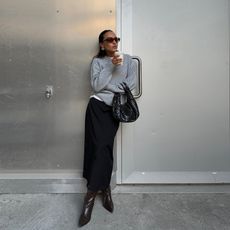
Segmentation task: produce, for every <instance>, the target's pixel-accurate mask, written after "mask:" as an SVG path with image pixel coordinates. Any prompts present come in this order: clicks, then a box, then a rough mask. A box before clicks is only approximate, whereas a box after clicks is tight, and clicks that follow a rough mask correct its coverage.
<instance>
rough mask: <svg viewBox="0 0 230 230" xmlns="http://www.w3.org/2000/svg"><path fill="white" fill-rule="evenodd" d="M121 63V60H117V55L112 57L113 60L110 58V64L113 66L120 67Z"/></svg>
mask: <svg viewBox="0 0 230 230" xmlns="http://www.w3.org/2000/svg"><path fill="white" fill-rule="evenodd" d="M121 62H122V58H119V56H117V55H114V56H113V58H112V63H113V64H114V65H120V64H121Z"/></svg>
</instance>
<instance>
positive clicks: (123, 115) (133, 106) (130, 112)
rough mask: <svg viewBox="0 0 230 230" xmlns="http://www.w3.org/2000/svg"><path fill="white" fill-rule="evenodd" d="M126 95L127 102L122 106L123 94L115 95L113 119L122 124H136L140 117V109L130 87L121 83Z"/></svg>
mask: <svg viewBox="0 0 230 230" xmlns="http://www.w3.org/2000/svg"><path fill="white" fill-rule="evenodd" d="M121 86H122V87H123V89H124V91H125V95H126V98H127V100H126V102H125V103H124V104H121V93H114V97H113V102H112V111H113V117H114V118H115V119H116V120H118V121H120V122H134V121H136V120H137V118H138V117H139V115H140V113H139V108H138V106H137V103H136V100H135V98H134V97H133V94H132V92H131V90H130V89H129V87H128V85H127V84H126V83H125V82H123V83H121Z"/></svg>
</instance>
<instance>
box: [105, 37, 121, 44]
mask: <svg viewBox="0 0 230 230" xmlns="http://www.w3.org/2000/svg"><path fill="white" fill-rule="evenodd" d="M120 40H121V39H120V38H118V37H115V38H112V37H108V38H106V39H104V40H103V41H106V42H109V43H112V42H113V41H115V42H116V43H118V42H119V41H120Z"/></svg>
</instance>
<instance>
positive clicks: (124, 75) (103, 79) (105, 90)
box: [90, 54, 136, 106]
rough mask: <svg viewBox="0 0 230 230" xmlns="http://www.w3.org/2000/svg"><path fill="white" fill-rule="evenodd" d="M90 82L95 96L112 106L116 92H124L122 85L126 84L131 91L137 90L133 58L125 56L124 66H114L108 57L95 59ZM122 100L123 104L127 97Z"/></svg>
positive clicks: (92, 64)
mask: <svg viewBox="0 0 230 230" xmlns="http://www.w3.org/2000/svg"><path fill="white" fill-rule="evenodd" d="M90 82H91V86H92V89H93V91H94V95H96V96H97V97H99V98H100V99H102V100H103V101H104V102H105V103H106V104H107V105H110V106H111V105H112V100H113V96H114V92H120V93H123V92H124V90H123V88H122V87H121V86H120V83H122V82H126V83H127V85H128V86H129V88H130V89H131V90H133V89H134V88H135V83H136V68H135V64H134V62H133V60H132V57H131V56H130V55H128V54H124V55H123V65H114V64H113V63H112V61H111V58H110V57H108V56H105V57H103V58H97V57H94V58H93V60H92V63H91V74H90ZM121 99H122V103H123V102H124V101H125V96H124V95H122V98H121Z"/></svg>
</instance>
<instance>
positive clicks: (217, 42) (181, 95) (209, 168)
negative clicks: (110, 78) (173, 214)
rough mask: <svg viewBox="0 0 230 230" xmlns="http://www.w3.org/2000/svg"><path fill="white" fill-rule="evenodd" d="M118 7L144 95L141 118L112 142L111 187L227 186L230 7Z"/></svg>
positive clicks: (201, 1) (199, 0)
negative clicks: (114, 177) (114, 172)
mask: <svg viewBox="0 0 230 230" xmlns="http://www.w3.org/2000/svg"><path fill="white" fill-rule="evenodd" d="M119 4H120V5H119V7H120V8H121V11H120V15H119V19H122V20H118V22H119V24H118V32H119V33H120V35H121V37H122V50H123V51H124V52H128V53H131V54H133V55H137V56H139V57H140V58H141V59H142V91H143V92H142V96H141V97H140V98H139V99H137V102H138V104H139V107H140V112H141V115H140V118H139V119H138V120H137V121H136V122H135V123H130V124H122V127H121V133H120V134H119V136H118V143H119V144H120V145H121V151H120V153H121V154H120V155H118V172H119V174H118V175H119V177H118V183H123V184H125V183H218V182H230V147H229V32H230V31H229V1H228V0H184V1H181V0H174V1H171V0H164V1H159V0H151V1H150V0H143V1H139V0H127V1H120V2H119ZM118 146H119V145H118ZM118 153H119V151H118Z"/></svg>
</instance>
